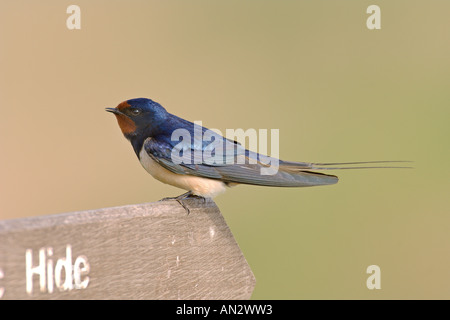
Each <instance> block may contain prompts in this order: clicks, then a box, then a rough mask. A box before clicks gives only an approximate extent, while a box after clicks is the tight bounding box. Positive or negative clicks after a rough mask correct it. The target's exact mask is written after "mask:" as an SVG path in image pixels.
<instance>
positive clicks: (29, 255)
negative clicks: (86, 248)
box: [25, 244, 90, 295]
mask: <svg viewBox="0 0 450 320" xmlns="http://www.w3.org/2000/svg"><path fill="white" fill-rule="evenodd" d="M25 264H26V292H27V293H28V294H29V295H32V294H33V276H38V277H39V291H40V292H48V293H52V292H53V290H54V288H55V287H56V288H57V289H59V290H60V291H70V290H72V289H86V288H87V286H88V284H89V277H88V274H89V271H90V267H89V262H88V259H87V257H86V256H83V255H80V256H78V257H77V258H76V259H75V262H74V263H73V265H72V246H71V245H70V244H68V245H67V246H66V256H65V257H62V258H59V259H58V260H56V264H54V263H53V248H51V247H48V248H45V247H44V248H40V249H39V260H38V262H37V263H36V261H35V262H33V250H31V249H27V250H26V252H25Z"/></svg>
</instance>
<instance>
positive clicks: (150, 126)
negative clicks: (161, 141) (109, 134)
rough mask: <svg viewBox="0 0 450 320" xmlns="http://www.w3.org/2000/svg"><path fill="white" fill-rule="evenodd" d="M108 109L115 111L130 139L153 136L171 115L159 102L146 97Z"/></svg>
mask: <svg viewBox="0 0 450 320" xmlns="http://www.w3.org/2000/svg"><path fill="white" fill-rule="evenodd" d="M106 111H108V112H112V113H114V115H115V116H116V118H117V122H118V123H119V126H120V129H121V130H122V133H123V134H124V136H125V137H126V138H127V139H129V140H131V139H133V138H135V137H137V136H139V137H151V136H153V135H154V134H155V133H157V132H158V130H159V128H160V127H161V126H162V125H163V124H164V122H165V120H166V118H167V116H168V115H169V114H168V113H167V111H166V109H164V108H163V107H162V106H161V105H160V104H159V103H157V102H155V101H152V100H150V99H146V98H138V99H130V100H126V101H124V102H122V103H120V104H119V105H118V106H117V107H115V108H106Z"/></svg>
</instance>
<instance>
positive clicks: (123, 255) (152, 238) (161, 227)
mask: <svg viewBox="0 0 450 320" xmlns="http://www.w3.org/2000/svg"><path fill="white" fill-rule="evenodd" d="M187 203H188V205H189V207H190V209H191V213H190V214H189V215H187V214H186V211H185V210H184V209H183V208H182V207H181V206H180V205H179V204H178V203H177V202H176V201H163V202H156V203H146V204H140V205H128V206H123V207H115V208H104V209H98V210H91V211H83V212H74V213H64V214H57V215H48V216H40V217H32V218H25V219H17V220H5V221H0V296H2V298H3V299H248V298H250V296H251V294H252V291H253V288H254V285H255V278H254V276H253V274H252V272H251V270H250V268H249V266H248V264H247V262H246V260H245V258H244V256H243V254H242V252H241V251H240V249H239V247H238V245H237V243H236V241H235V240H234V238H233V235H232V233H231V231H230V229H229V228H228V226H227V224H226V222H225V220H224V218H223V217H222V215H221V213H220V211H219V209H218V207H217V206H216V204H215V203H214V202H213V201H210V200H208V201H206V202H205V203H203V201H202V200H189V201H188V202H187ZM27 250H28V251H27ZM26 252H28V259H29V261H28V262H29V265H28V279H29V280H30V279H32V280H31V281H28V283H27V264H26V259H27V258H26V256H27V253H26ZM39 266H41V268H40V269H39ZM32 268H35V269H34V271H35V272H34V273H32V272H31V270H33V269H32ZM66 271H67V274H66ZM58 280H60V281H58ZM41 282H42V285H43V288H42V289H41ZM27 286H28V293H27Z"/></svg>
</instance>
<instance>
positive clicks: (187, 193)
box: [159, 191, 206, 215]
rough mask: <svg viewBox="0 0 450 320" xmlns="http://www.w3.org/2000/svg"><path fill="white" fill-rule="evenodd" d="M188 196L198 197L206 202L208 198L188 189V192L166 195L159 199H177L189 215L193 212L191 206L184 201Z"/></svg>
mask: <svg viewBox="0 0 450 320" xmlns="http://www.w3.org/2000/svg"><path fill="white" fill-rule="evenodd" d="M188 198H197V199H203V203H205V202H206V198H205V197H202V196H198V195H196V194H193V193H192V191H188V192H186V193H183V194H181V195H179V196H177V197H166V198H163V199H161V200H159V201H167V200H175V201H177V202H178V203H179V204H180V205H181V206H182V207H183V208H184V210H186V212H187V214H188V215H189V213H190V212H191V210H189V208H188V207H187V205H186V204H185V203H184V202H183V200H186V199H188Z"/></svg>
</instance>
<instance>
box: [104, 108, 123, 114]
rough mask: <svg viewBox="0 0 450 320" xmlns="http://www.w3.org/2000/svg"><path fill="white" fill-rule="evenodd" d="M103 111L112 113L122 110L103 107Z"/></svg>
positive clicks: (118, 112)
mask: <svg viewBox="0 0 450 320" xmlns="http://www.w3.org/2000/svg"><path fill="white" fill-rule="evenodd" d="M105 111H108V112H111V113H114V114H122V112H120V111H119V110H117V109H116V108H105Z"/></svg>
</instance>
